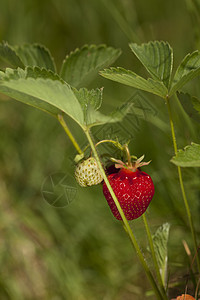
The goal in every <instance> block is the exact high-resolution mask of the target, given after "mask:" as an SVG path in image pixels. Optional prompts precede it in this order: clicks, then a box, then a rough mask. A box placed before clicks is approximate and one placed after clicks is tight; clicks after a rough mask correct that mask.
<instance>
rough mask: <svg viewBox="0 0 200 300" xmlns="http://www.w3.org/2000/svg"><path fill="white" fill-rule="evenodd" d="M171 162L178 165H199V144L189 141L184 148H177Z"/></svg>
mask: <svg viewBox="0 0 200 300" xmlns="http://www.w3.org/2000/svg"><path fill="white" fill-rule="evenodd" d="M171 162H172V163H173V164H175V165H176V166H180V167H200V145H199V144H195V143H191V145H188V146H186V147H185V148H184V150H178V153H177V155H176V156H174V157H173V158H172V159H171Z"/></svg>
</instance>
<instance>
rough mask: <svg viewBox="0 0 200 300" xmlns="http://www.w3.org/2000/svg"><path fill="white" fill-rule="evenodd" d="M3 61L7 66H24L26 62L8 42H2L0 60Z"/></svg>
mask: <svg viewBox="0 0 200 300" xmlns="http://www.w3.org/2000/svg"><path fill="white" fill-rule="evenodd" d="M1 61H2V62H3V63H4V65H5V67H13V68H17V67H20V68H24V64H23V62H22V61H21V59H20V58H19V56H18V55H17V54H16V52H15V50H14V49H13V48H12V47H11V46H10V45H8V43H5V42H3V43H1V44H0V62H1Z"/></svg>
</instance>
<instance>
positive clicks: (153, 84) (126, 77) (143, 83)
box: [100, 68, 167, 98]
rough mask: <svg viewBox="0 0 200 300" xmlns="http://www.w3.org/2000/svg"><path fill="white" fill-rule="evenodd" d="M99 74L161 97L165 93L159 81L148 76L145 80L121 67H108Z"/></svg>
mask: <svg viewBox="0 0 200 300" xmlns="http://www.w3.org/2000/svg"><path fill="white" fill-rule="evenodd" d="M100 74H101V75H102V76H103V77H105V78H108V79H111V80H113V81H117V82H120V83H123V84H126V85H128V86H132V87H134V88H137V89H140V90H143V91H146V92H150V93H153V94H155V95H158V96H160V97H162V98H165V96H166V95H167V88H166V87H165V86H164V84H163V83H162V82H160V81H157V80H154V79H152V78H148V79H147V80H146V79H144V78H143V77H140V76H139V75H137V74H136V73H134V72H132V71H129V70H125V69H123V68H110V69H106V70H103V71H101V72H100Z"/></svg>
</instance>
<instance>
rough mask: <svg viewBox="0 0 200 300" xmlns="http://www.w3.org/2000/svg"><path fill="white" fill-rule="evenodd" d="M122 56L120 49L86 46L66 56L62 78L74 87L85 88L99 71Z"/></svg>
mask: <svg viewBox="0 0 200 300" xmlns="http://www.w3.org/2000/svg"><path fill="white" fill-rule="evenodd" d="M120 54H121V51H120V50H119V49H114V48H112V47H106V46H105V45H100V46H95V45H91V46H87V45H86V46H84V47H82V48H81V49H76V50H75V51H74V52H71V53H70V54H69V55H67V56H66V58H65V60H64V62H63V64H62V68H61V77H62V78H63V79H64V80H65V81H66V82H67V83H69V84H70V85H71V86H73V87H76V88H80V87H84V86H85V85H86V84H88V82H90V81H91V80H92V79H93V78H94V76H96V75H97V73H98V72H99V70H101V69H102V68H105V67H108V66H109V65H110V64H112V63H113V62H114V61H115V60H116V59H117V58H118V57H119V55H120Z"/></svg>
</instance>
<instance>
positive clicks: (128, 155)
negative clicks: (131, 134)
mask: <svg viewBox="0 0 200 300" xmlns="http://www.w3.org/2000/svg"><path fill="white" fill-rule="evenodd" d="M123 148H124V150H125V152H126V157H127V161H128V165H127V166H128V167H132V163H131V155H130V152H129V148H128V145H127V144H125V145H124V146H123Z"/></svg>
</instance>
